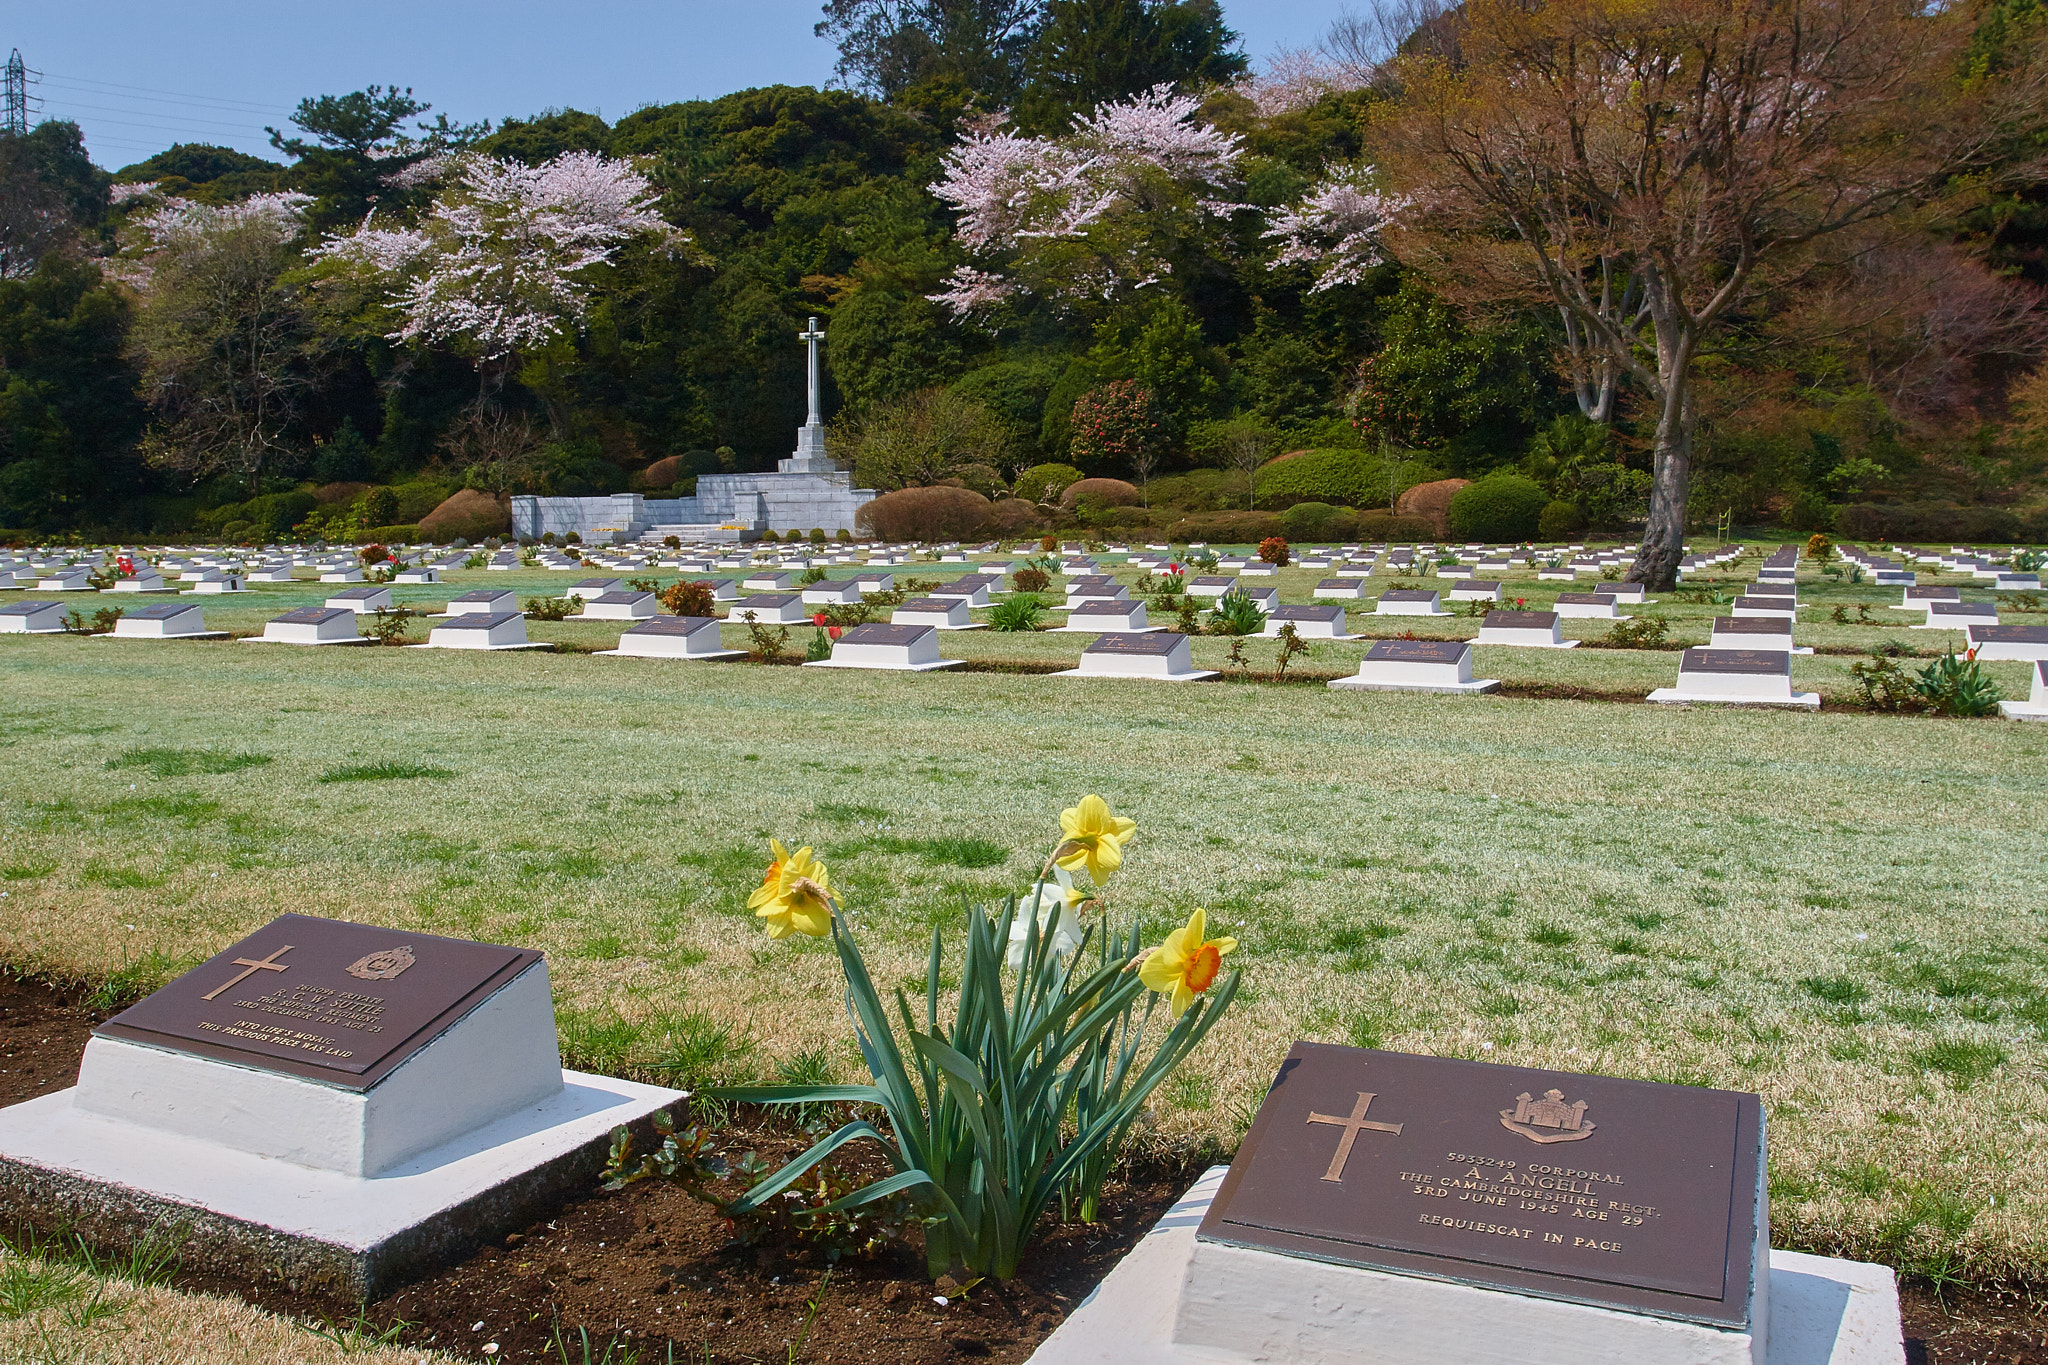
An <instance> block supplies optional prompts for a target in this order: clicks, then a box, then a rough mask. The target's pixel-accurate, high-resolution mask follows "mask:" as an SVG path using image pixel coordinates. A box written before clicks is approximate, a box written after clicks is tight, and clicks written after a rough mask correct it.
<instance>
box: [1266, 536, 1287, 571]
mask: <svg viewBox="0 0 2048 1365" xmlns="http://www.w3.org/2000/svg"><path fill="white" fill-rule="evenodd" d="M1293 557H1294V556H1293V554H1292V553H1291V552H1289V550H1288V548H1287V542H1286V541H1285V540H1282V539H1281V538H1280V537H1279V536H1267V537H1266V538H1265V539H1264V540H1262V541H1260V542H1259V558H1260V559H1263V560H1265V561H1266V562H1267V563H1268V564H1272V565H1276V566H1279V567H1285V566H1286V564H1287V563H1288V561H1289V560H1291V559H1293Z"/></svg>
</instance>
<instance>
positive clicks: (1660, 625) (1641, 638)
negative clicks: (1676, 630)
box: [1606, 616, 1671, 649]
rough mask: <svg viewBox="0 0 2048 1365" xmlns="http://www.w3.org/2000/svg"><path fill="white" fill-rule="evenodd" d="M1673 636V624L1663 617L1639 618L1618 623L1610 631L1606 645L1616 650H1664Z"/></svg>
mask: <svg viewBox="0 0 2048 1365" xmlns="http://www.w3.org/2000/svg"><path fill="white" fill-rule="evenodd" d="M1670 634H1671V623H1670V622H1669V621H1667V620H1665V619H1664V618H1663V617H1661V616H1637V617H1633V618H1631V619H1629V620H1627V621H1616V622H1615V623H1614V625H1613V626H1612V627H1610V628H1609V629H1608V632H1607V637H1606V643H1607V644H1608V645H1609V646H1610V647H1612V648H1614V649H1662V648H1664V644H1665V641H1666V639H1667V638H1668V637H1669V636H1670Z"/></svg>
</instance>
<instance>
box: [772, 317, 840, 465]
mask: <svg viewBox="0 0 2048 1365" xmlns="http://www.w3.org/2000/svg"><path fill="white" fill-rule="evenodd" d="M810 322H811V325H810V326H809V327H807V328H806V329H804V330H803V331H801V332H798V333H797V337H796V339H797V340H798V341H801V342H803V343H804V344H805V345H807V346H809V347H810V352H811V354H810V390H811V411H810V418H809V420H807V421H806V422H805V423H804V425H803V429H802V430H800V431H798V432H797V434H796V453H795V454H794V455H792V456H791V457H790V458H788V459H786V460H784V461H782V462H781V463H780V464H778V465H777V466H776V468H777V469H779V470H781V471H782V472H783V473H785V474H829V473H835V472H837V470H838V469H839V466H838V465H836V464H834V463H833V462H832V460H831V457H830V456H828V455H826V454H825V422H824V418H823V416H822V415H821V414H820V412H819V410H818V405H819V402H820V399H821V397H822V395H821V393H820V391H819V385H818V343H819V342H821V341H823V340H824V339H825V332H824V329H823V328H821V327H819V326H818V320H817V319H816V318H812V319H811V320H810Z"/></svg>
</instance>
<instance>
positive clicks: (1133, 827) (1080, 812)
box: [1053, 796, 1138, 886]
mask: <svg viewBox="0 0 2048 1365" xmlns="http://www.w3.org/2000/svg"><path fill="white" fill-rule="evenodd" d="M1060 833H1061V834H1062V835H1064V836H1065V838H1064V841H1063V842H1062V843H1061V844H1060V848H1059V852H1058V853H1057V854H1056V855H1054V859H1053V860H1054V861H1055V862H1057V863H1058V864H1059V865H1060V866H1061V867H1063V868H1065V869H1066V870H1067V871H1069V872H1079V871H1080V870H1081V869H1082V868H1083V867H1086V868H1087V869H1088V876H1089V878H1090V879H1091V880H1092V881H1093V882H1094V883H1095V884H1096V885H1097V886H1101V885H1103V884H1104V883H1105V882H1107V881H1108V880H1109V879H1110V878H1111V877H1112V876H1114V875H1115V874H1116V870H1117V869H1118V868H1120V867H1122V866H1123V865H1124V845H1125V844H1128V843H1129V842H1130V841H1131V840H1132V839H1133V838H1135V837H1137V833H1138V822H1137V821H1136V820H1126V819H1125V818H1124V817H1123V816H1121V815H1113V814H1111V813H1110V809H1109V802H1107V801H1105V800H1103V799H1102V798H1101V797H1099V796H1084V797H1082V798H1081V804H1080V805H1078V806H1069V807H1067V809H1065V810H1063V811H1061V812H1060Z"/></svg>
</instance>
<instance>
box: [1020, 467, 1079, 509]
mask: <svg viewBox="0 0 2048 1365" xmlns="http://www.w3.org/2000/svg"><path fill="white" fill-rule="evenodd" d="M1083 477H1084V476H1083V475H1082V473H1081V471H1080V470H1078V469H1076V468H1074V467H1073V466H1072V465H1070V464H1038V465H1033V466H1031V468H1029V469H1027V470H1025V471H1024V475H1023V477H1022V478H1020V479H1018V480H1017V486H1016V487H1015V488H1013V489H1012V490H1010V491H1011V492H1012V493H1013V494H1015V495H1016V496H1017V497H1020V498H1022V499H1023V500H1024V501H1026V502H1034V503H1043V502H1057V501H1058V500H1059V496H1060V494H1062V493H1064V492H1066V491H1067V489H1068V488H1069V487H1070V486H1072V485H1074V484H1077V483H1079V482H1081V480H1082V478H1083Z"/></svg>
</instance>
